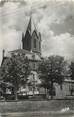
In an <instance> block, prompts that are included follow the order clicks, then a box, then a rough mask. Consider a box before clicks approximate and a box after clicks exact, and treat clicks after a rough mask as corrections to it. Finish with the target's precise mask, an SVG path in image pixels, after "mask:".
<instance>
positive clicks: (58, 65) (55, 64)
mask: <svg viewBox="0 0 74 117" xmlns="http://www.w3.org/2000/svg"><path fill="white" fill-rule="evenodd" d="M38 71H39V76H40V79H41V80H42V85H43V86H44V88H46V89H48V90H49V91H50V95H51V99H52V98H53V83H54V82H56V83H58V84H59V85H60V86H61V88H62V83H63V81H64V79H65V78H67V77H68V76H69V74H70V69H69V65H68V63H67V61H65V60H64V57H61V56H50V57H48V58H47V59H44V60H42V62H41V63H40V65H39V68H38Z"/></svg>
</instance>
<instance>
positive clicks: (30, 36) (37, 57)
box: [2, 17, 41, 71]
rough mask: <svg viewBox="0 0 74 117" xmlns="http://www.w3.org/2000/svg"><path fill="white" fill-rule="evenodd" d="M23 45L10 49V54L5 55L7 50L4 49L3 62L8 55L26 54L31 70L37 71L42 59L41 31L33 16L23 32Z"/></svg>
mask: <svg viewBox="0 0 74 117" xmlns="http://www.w3.org/2000/svg"><path fill="white" fill-rule="evenodd" d="M21 45H22V47H20V48H19V49H16V50H13V51H9V52H8V56H5V51H4V50H3V60H2V64H3V62H4V61H6V60H7V58H8V57H11V56H13V55H17V54H20V55H21V54H25V56H26V57H27V58H28V60H29V63H30V67H31V70H33V71H36V70H37V67H38V64H39V62H40V61H41V33H40V32H38V30H37V27H36V25H35V24H34V22H33V21H32V18H31V17H30V19H29V22H28V25H27V29H26V31H25V33H24V32H22V40H21Z"/></svg>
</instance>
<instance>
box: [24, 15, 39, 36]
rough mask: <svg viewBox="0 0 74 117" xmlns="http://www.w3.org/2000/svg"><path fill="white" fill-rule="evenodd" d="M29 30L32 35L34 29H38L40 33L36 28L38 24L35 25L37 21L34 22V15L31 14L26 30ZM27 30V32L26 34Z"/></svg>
mask: <svg viewBox="0 0 74 117" xmlns="http://www.w3.org/2000/svg"><path fill="white" fill-rule="evenodd" d="M27 31H28V32H29V33H30V34H31V35H32V33H33V31H36V33H37V34H38V31H37V28H36V25H35V23H34V21H33V18H32V16H31V17H30V19H29V22H28V25H27V29H26V32H27ZM26 32H25V34H26Z"/></svg>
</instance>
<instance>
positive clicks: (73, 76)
mask: <svg viewBox="0 0 74 117" xmlns="http://www.w3.org/2000/svg"><path fill="white" fill-rule="evenodd" d="M70 68H71V72H72V74H71V80H74V62H71V66H70Z"/></svg>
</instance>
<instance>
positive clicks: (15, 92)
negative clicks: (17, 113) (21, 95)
mask: <svg viewBox="0 0 74 117" xmlns="http://www.w3.org/2000/svg"><path fill="white" fill-rule="evenodd" d="M14 94H15V100H16V101H17V100H18V96H17V88H16V87H15V91H14Z"/></svg>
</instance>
